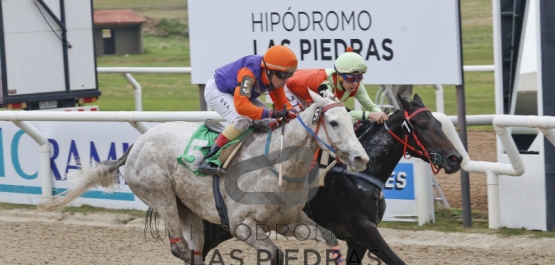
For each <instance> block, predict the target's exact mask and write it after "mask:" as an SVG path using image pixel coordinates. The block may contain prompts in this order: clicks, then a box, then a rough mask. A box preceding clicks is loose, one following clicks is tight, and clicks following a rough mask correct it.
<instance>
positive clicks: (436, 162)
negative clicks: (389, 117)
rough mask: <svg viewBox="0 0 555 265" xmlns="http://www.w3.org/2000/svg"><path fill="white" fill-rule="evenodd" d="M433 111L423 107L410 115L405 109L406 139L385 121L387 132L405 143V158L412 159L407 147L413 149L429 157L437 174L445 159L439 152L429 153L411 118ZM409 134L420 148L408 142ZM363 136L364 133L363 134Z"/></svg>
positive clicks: (433, 170) (402, 125)
mask: <svg viewBox="0 0 555 265" xmlns="http://www.w3.org/2000/svg"><path fill="white" fill-rule="evenodd" d="M425 111H427V112H431V111H430V110H429V109H427V108H421V109H418V110H416V111H415V112H413V113H412V114H411V115H409V112H408V111H406V110H405V111H404V114H405V120H404V121H403V123H401V127H403V128H404V129H405V131H406V132H407V133H406V134H405V139H404V140H403V139H401V137H399V136H397V135H396V134H395V133H394V132H393V131H392V130H391V129H390V128H389V127H388V126H387V122H385V123H384V127H385V129H386V130H387V132H388V133H389V134H391V135H392V136H393V138H395V139H397V141H399V142H401V143H402V144H403V156H404V157H405V159H410V158H411V157H412V156H411V155H409V154H408V153H407V148H408V149H410V150H412V151H413V152H415V153H417V154H418V155H421V156H424V157H425V158H427V159H428V161H429V162H430V167H431V169H432V172H433V173H434V175H435V174H437V173H438V172H439V171H440V169H441V168H440V166H441V164H442V162H443V159H442V157H441V155H440V154H438V153H429V152H428V150H426V147H424V145H422V143H421V142H420V140H419V139H418V137H417V136H416V133H414V126H413V125H412V123H411V119H412V117H414V116H416V115H417V114H419V113H422V112H425ZM409 135H412V136H413V138H414V141H415V142H416V145H418V147H417V148H420V150H418V149H417V148H415V147H413V146H411V145H410V144H409V143H408V140H409ZM361 136H362V135H361Z"/></svg>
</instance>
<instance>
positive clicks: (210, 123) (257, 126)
mask: <svg viewBox="0 0 555 265" xmlns="http://www.w3.org/2000/svg"><path fill="white" fill-rule="evenodd" d="M270 122H272V121H271V119H264V120H256V121H253V122H252V123H251V126H249V128H251V129H253V130H252V131H261V132H267V131H269V130H271V129H272V128H271V127H270V125H269V124H270ZM204 126H206V129H208V130H209V131H211V132H215V133H218V134H219V133H222V132H223V130H225V128H226V127H225V126H224V125H222V124H221V123H220V122H218V121H216V120H212V119H207V120H205V121H204ZM240 144H241V142H236V143H234V144H232V145H230V146H229V147H228V148H225V149H223V150H222V151H221V152H220V157H219V160H220V162H221V163H222V165H224V168H225V167H226V165H227V163H228V160H229V159H231V158H233V156H232V154H234V153H236V152H237V151H238V149H239V148H241V146H240Z"/></svg>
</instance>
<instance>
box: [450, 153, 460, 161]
mask: <svg viewBox="0 0 555 265" xmlns="http://www.w3.org/2000/svg"><path fill="white" fill-rule="evenodd" d="M448 159H449V161H451V162H459V161H461V158H460V157H459V156H457V155H450V156H449V157H448Z"/></svg>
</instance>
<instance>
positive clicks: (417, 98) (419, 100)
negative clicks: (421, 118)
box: [413, 94, 424, 106]
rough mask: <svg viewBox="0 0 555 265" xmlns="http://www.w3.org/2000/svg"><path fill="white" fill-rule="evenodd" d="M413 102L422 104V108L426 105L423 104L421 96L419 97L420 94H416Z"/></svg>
mask: <svg viewBox="0 0 555 265" xmlns="http://www.w3.org/2000/svg"><path fill="white" fill-rule="evenodd" d="M413 101H414V102H418V103H420V104H421V105H422V106H424V103H423V102H422V99H421V98H420V96H418V94H414V98H413Z"/></svg>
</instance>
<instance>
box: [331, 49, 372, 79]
mask: <svg viewBox="0 0 555 265" xmlns="http://www.w3.org/2000/svg"><path fill="white" fill-rule="evenodd" d="M349 48H351V47H348V48H347V52H345V53H343V54H341V55H339V57H337V59H336V60H335V71H337V72H339V73H341V74H355V73H359V74H364V73H366V69H368V67H367V66H366V62H365V61H364V59H362V56H360V55H359V54H358V53H355V52H352V48H351V49H349Z"/></svg>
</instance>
